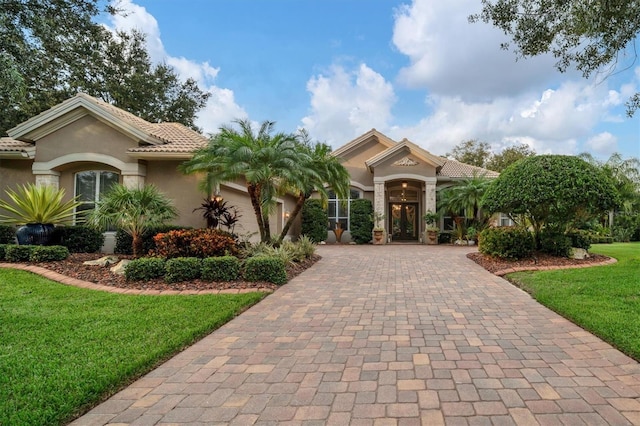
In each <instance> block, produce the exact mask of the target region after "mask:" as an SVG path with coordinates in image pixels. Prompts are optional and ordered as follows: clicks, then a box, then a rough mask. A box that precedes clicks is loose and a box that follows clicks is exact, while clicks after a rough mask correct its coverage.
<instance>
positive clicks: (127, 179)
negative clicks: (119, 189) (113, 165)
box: [122, 174, 144, 189]
mask: <svg viewBox="0 0 640 426" xmlns="http://www.w3.org/2000/svg"><path fill="white" fill-rule="evenodd" d="M122 184H123V185H124V186H126V187H127V188H129V189H141V188H143V187H144V176H142V175H128V174H123V175H122Z"/></svg>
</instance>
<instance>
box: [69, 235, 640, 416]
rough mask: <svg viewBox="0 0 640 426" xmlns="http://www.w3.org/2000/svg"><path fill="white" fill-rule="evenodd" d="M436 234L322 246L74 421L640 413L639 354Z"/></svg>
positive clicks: (615, 414)
mask: <svg viewBox="0 0 640 426" xmlns="http://www.w3.org/2000/svg"><path fill="white" fill-rule="evenodd" d="M467 252H468V249H466V248H459V247H445V246H418V245H415V246H413V245H410V246H384V247H379V246H365V247H360V246H358V247H354V246H346V245H345V246H325V247H320V249H319V253H320V254H321V255H322V256H323V259H322V260H321V261H320V262H319V263H317V264H316V265H315V266H314V267H313V268H311V269H309V270H307V271H306V272H304V273H303V274H301V275H300V276H298V277H297V278H295V279H294V280H292V281H291V282H290V283H289V284H287V285H285V286H284V287H283V288H281V289H279V290H278V291H276V292H275V293H274V294H272V295H270V296H268V297H267V298H266V299H265V300H264V301H262V302H261V303H259V304H258V305H256V306H254V307H253V308H251V309H249V310H248V311H246V312H245V313H243V314H242V315H240V316H239V317H237V318H235V319H234V320H233V321H231V322H229V323H228V324H227V325H225V326H223V327H222V328H220V329H219V330H217V331H215V332H214V333H212V334H211V335H209V336H208V337H206V338H205V339H203V340H202V341H200V342H199V343H197V344H195V345H194V346H192V347H190V348H189V349H187V350H185V351H184V352H182V353H180V354H179V355H177V356H176V357H175V358H173V359H171V360H170V361H168V362H167V363H165V364H164V365H162V366H161V367H159V368H158V369H156V370H154V371H153V372H151V373H150V374H148V375H147V376H145V377H143V378H141V379H140V380H138V381H136V382H135V383H133V384H132V385H131V386H130V387H128V388H126V389H125V390H123V391H121V392H120V393H118V394H117V395H115V396H114V397H112V398H111V399H109V400H108V401H106V402H104V403H103V404H101V405H99V406H98V407H96V408H95V409H93V410H92V411H91V412H89V413H88V414H86V415H85V416H84V417H82V418H80V419H78V420H76V421H75V422H74V423H73V425H76V426H78V425H95V424H99V425H103V424H135V425H153V424H207V425H210V424H217V423H220V424H238V425H250V424H291V425H296V424H300V425H303V424H304V425H306V424H309V425H312V424H335V425H348V424H352V425H360V424H362V425H387V424H389V425H394V424H398V425H404V424H423V425H437V424H442V423H446V424H451V425H456V424H463V425H466V424H473V425H476V424H479V425H484V424H487V425H489V424H495V425H509V424H518V425H533V424H543V425H553V424H565V425H580V424H589V425H597V424H616V425H618V424H619V425H623V424H640V402H639V400H638V397H640V366H639V364H638V363H637V362H635V361H633V360H632V359H630V358H628V357H626V356H625V355H623V354H622V353H620V352H618V351H617V350H614V349H612V348H611V347H610V346H609V345H608V344H606V343H604V342H602V341H601V340H600V339H598V338H596V337H594V336H593V335H592V334H590V333H587V332H585V331H584V330H582V329H581V328H579V327H577V326H575V325H573V324H572V323H570V322H569V321H567V320H565V319H563V318H562V317H560V316H558V315H556V314H554V313H553V312H551V311H549V310H548V309H546V308H544V307H543V306H541V305H539V304H538V303H536V302H535V301H534V300H533V299H532V298H531V297H530V296H529V295H527V294H525V293H524V292H522V291H520V290H518V289H517V288H515V287H513V286H512V285H510V284H509V283H508V282H506V281H504V280H503V279H501V278H498V277H496V276H493V275H491V274H489V273H488V272H486V271H485V270H484V269H482V268H480V267H479V266H478V265H476V264H475V263H473V262H471V261H470V260H468V259H467V258H466V257H465V254H466V253H467Z"/></svg>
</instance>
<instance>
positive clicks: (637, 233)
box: [613, 212, 640, 241]
mask: <svg viewBox="0 0 640 426" xmlns="http://www.w3.org/2000/svg"><path fill="white" fill-rule="evenodd" d="M613 235H614V236H616V239H620V240H627V241H640V212H632V213H616V215H615V217H614V219H613Z"/></svg>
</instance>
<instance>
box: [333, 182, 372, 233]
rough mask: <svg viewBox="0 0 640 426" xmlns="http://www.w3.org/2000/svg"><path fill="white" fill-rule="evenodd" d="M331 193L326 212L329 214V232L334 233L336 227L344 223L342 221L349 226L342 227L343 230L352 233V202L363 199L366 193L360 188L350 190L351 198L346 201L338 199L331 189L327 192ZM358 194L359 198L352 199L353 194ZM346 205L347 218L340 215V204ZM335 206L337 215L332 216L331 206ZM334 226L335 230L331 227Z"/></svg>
mask: <svg viewBox="0 0 640 426" xmlns="http://www.w3.org/2000/svg"><path fill="white" fill-rule="evenodd" d="M327 192H328V193H329V195H330V196H329V197H328V199H327V208H326V212H327V219H328V220H327V230H328V231H332V230H334V229H335V225H336V224H337V223H343V222H340V220H342V221H346V224H347V226H346V227H344V226H343V227H342V229H343V230H345V231H350V230H351V201H353V200H359V199H361V198H363V197H364V191H362V190H361V189H358V188H353V187H351V188H349V198H347V199H344V198H337V196H336V193H335V192H334V191H333V190H331V189H329V190H328V191H327ZM354 193H357V194H358V196H357V197H356V198H353V197H352V194H354ZM331 195H333V197H334V198H332V197H331ZM343 202H344V203H345V206H344V208H345V209H346V216H341V215H340V209H341V207H340V204H341V203H343ZM332 203H333V205H334V212H335V214H334V215H333V216H331V215H330V214H329V210H330V207H331V205H332ZM332 225H333V228H332V227H331V226H332Z"/></svg>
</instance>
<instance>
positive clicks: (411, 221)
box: [0, 93, 497, 251]
mask: <svg viewBox="0 0 640 426" xmlns="http://www.w3.org/2000/svg"><path fill="white" fill-rule="evenodd" d="M7 133H8V137H3V138H0V183H1V186H2V188H3V189H7V188H15V187H16V186H17V185H20V184H26V183H36V184H39V185H52V186H54V187H57V188H65V191H66V194H67V197H69V198H70V197H73V196H79V197H80V200H81V201H82V202H83V205H82V206H81V207H80V208H79V209H78V210H79V211H81V210H86V209H91V208H93V206H94V204H95V202H96V201H98V200H99V198H100V194H101V193H103V192H104V191H105V190H106V189H107V188H108V187H109V185H111V184H112V183H121V184H124V185H126V186H128V187H141V186H143V185H145V184H154V185H155V186H156V187H158V189H159V190H160V191H162V192H163V193H164V194H165V195H166V196H168V197H169V198H170V199H172V200H173V202H174V205H175V206H176V207H177V209H178V211H179V217H178V218H177V219H176V220H175V221H174V223H175V224H176V225H183V226H192V227H204V226H205V220H204V218H203V217H202V215H201V214H200V213H199V212H198V211H194V209H196V208H198V207H199V206H200V205H201V203H202V202H203V200H204V199H206V198H207V197H210V196H213V195H214V194H204V193H202V192H201V191H200V190H199V189H198V180H199V179H200V178H201V177H200V176H197V175H191V176H187V175H184V174H182V173H181V172H180V171H178V165H179V164H181V163H182V162H183V161H184V160H186V159H188V158H190V157H191V155H192V153H193V152H194V151H195V150H196V149H198V148H200V147H202V146H205V145H206V144H207V143H208V139H207V138H206V137H204V136H203V135H201V134H199V133H197V132H195V131H193V130H191V129H189V128H187V127H185V126H183V125H181V124H177V123H149V122H147V121H145V120H143V119H141V118H139V117H137V116H135V115H133V114H130V113H128V112H126V111H124V110H122V109H119V108H116V107H114V106H113V105H110V104H108V103H106V102H103V101H100V100H98V99H96V98H93V97H91V96H88V95H86V94H82V93H80V94H78V95H76V96H74V97H73V98H71V99H68V100H66V101H64V102H62V103H61V104H59V105H56V106H54V107H53V108H51V109H49V110H47V111H44V112H42V113H41V114H39V115H37V116H35V117H33V118H31V119H29V120H27V121H25V122H24V123H21V124H19V125H17V126H16V127H14V128H12V129H10V130H8V132H7ZM333 154H334V155H336V156H338V157H340V158H341V159H342V160H343V164H344V166H345V167H346V168H347V170H348V171H349V173H350V175H351V191H350V196H349V199H347V200H337V199H336V198H335V195H334V196H333V198H331V199H330V201H329V205H328V214H329V224H328V228H329V230H332V229H335V228H336V226H338V227H341V228H342V229H343V230H344V231H345V232H344V234H343V236H342V239H341V241H342V242H348V241H350V234H349V227H350V223H349V210H350V203H351V201H352V200H354V199H357V198H366V199H369V200H371V201H372V202H373V205H374V209H375V211H377V212H380V213H382V214H384V215H385V217H386V219H385V220H384V223H381V225H383V226H384V227H385V229H386V231H387V234H388V236H389V241H416V242H418V241H420V238H421V237H420V236H421V235H422V231H424V226H425V225H424V221H423V220H421V217H422V215H423V214H424V213H425V212H427V211H429V210H431V211H434V212H435V211H436V194H437V191H439V190H440V189H442V188H445V187H447V186H448V185H451V184H452V182H454V181H455V180H457V179H462V178H464V177H467V176H472V175H473V174H478V173H480V174H485V175H486V176H488V177H495V176H497V173H494V172H490V171H487V170H484V169H480V168H477V167H473V166H469V165H466V164H462V163H459V162H457V161H452V160H448V159H446V158H443V157H439V156H436V155H433V154H431V153H429V152H428V151H426V150H424V149H422V148H420V147H419V146H417V145H415V144H413V143H411V142H409V141H408V140H406V139H403V140H402V141H400V142H396V141H393V140H392V139H390V138H388V137H387V136H385V135H383V134H382V133H380V132H378V131H376V130H375V129H372V130H371V131H369V132H367V133H365V134H363V135H362V136H360V137H358V138H356V139H354V140H353V141H351V142H348V143H347V144H346V145H344V146H342V147H340V148H338V149H337V150H335V151H334V152H333ZM215 195H216V196H221V197H222V198H223V199H224V200H225V201H228V204H229V205H232V206H235V207H236V208H237V209H238V211H239V212H240V214H241V215H242V216H241V219H240V222H239V224H238V226H237V227H236V229H235V231H236V233H238V234H241V235H250V234H253V233H256V232H257V225H256V223H255V218H254V215H253V209H252V207H251V204H250V202H249V198H248V196H247V192H246V186H245V183H244V182H243V181H236V182H227V183H225V184H223V185H221V187H220V188H219V191H218V193H217V194H215ZM0 197H2V198H4V197H6V194H5V193H4V191H2V193H0ZM294 205H295V202H294V200H293V199H292V198H288V197H283V198H280V199H278V200H277V208H276V209H275V211H274V213H273V215H272V217H271V221H270V225H271V229H272V233H273V234H275V235H277V234H279V233H280V232H281V230H282V229H283V227H284V223H285V221H286V219H287V218H288V215H289V212H290V211H291V210H293V208H294ZM440 225H441V227H443V229H446V226H447V225H448V223H447V218H444V219H443V220H442V221H441V224H440ZM299 234H300V221H298V222H297V223H296V224H295V225H294V226H293V227H292V228H291V229H290V231H289V235H290V236H291V237H292V238H296V237H297V236H298V235H299ZM108 237H110V235H108ZM107 241H108V243H107V246H106V247H105V250H106V251H109V243H110V239H109V238H107ZM332 241H335V236H334V233H333V232H329V238H328V242H332Z"/></svg>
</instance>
